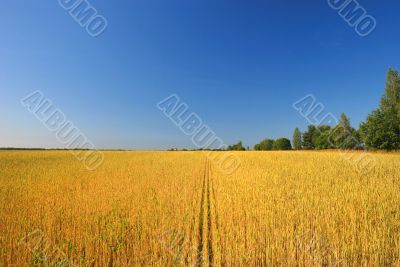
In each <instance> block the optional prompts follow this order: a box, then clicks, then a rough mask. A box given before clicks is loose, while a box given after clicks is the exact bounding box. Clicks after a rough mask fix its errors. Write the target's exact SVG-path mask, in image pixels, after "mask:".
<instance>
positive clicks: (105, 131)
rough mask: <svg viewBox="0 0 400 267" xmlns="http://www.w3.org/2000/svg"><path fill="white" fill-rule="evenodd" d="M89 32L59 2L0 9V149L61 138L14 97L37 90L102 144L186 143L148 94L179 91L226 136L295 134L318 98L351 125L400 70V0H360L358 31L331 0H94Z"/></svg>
mask: <svg viewBox="0 0 400 267" xmlns="http://www.w3.org/2000/svg"><path fill="white" fill-rule="evenodd" d="M90 3H91V4H92V5H93V6H94V7H95V8H96V9H97V10H98V11H99V13H100V14H102V15H103V16H104V17H105V18H106V19H107V21H108V27H107V29H106V31H105V32H104V33H103V34H102V35H100V36H99V37H96V38H94V37H91V36H90V35H89V34H87V32H86V31H85V29H84V28H82V27H80V26H79V24H78V23H77V22H75V21H74V19H73V18H72V17H71V16H70V15H69V14H68V12H67V11H66V10H64V9H63V8H61V6H60V5H59V3H58V1H57V0H52V1H49V0H47V1H15V0H4V1H3V2H2V7H1V9H0V36H1V42H0V112H1V116H0V125H1V130H0V146H1V147H2V146H17V147H62V146H60V144H59V143H58V142H57V140H56V138H55V137H54V134H53V133H51V132H49V131H48V130H47V129H46V128H45V127H44V126H43V125H42V124H41V123H40V122H39V121H38V120H37V119H36V118H35V117H34V116H33V115H32V114H30V113H29V112H28V111H27V110H26V109H25V108H24V107H23V106H22V105H21V104H20V99H21V98H22V97H24V96H26V95H27V94H29V93H30V92H32V91H34V90H41V91H42V92H43V93H44V94H45V95H46V97H48V98H49V99H51V100H52V101H53V103H54V105H55V106H56V107H58V108H60V109H61V110H62V111H63V112H64V113H65V114H66V116H67V117H68V119H70V120H71V121H72V122H73V123H74V124H75V125H77V126H78V127H79V128H80V130H81V131H82V132H83V133H85V135H86V136H87V137H88V138H89V139H90V140H91V141H92V142H93V143H94V144H95V146H96V147H98V148H125V149H158V148H160V149H163V148H168V147H191V141H190V138H189V137H187V136H185V135H184V134H183V133H182V132H181V131H180V130H179V128H177V127H176V126H175V125H174V124H172V123H171V121H170V120H168V119H167V118H166V117H165V116H164V115H163V113H162V112H160V111H159V110H158V109H157V107H156V104H157V102H159V101H160V100H162V99H163V98H165V97H167V96H168V95H170V94H177V95H179V97H180V98H181V99H182V100H183V101H185V102H186V103H187V104H188V105H189V106H190V110H191V111H193V112H196V113H197V114H198V115H199V116H200V117H201V118H202V120H203V121H204V122H206V123H207V124H208V125H209V126H210V128H211V129H213V130H214V131H215V132H216V133H217V135H218V136H219V137H220V138H222V139H223V140H224V142H226V143H228V144H229V143H232V142H235V141H238V140H242V141H243V142H244V143H245V145H250V146H253V145H254V144H255V143H257V142H258V141H259V140H261V139H263V138H265V137H269V138H277V137H289V138H291V136H292V133H293V129H294V128H295V127H300V128H301V129H302V130H304V129H305V128H306V124H307V123H306V121H305V119H304V118H302V117H301V116H300V115H299V113H298V112H297V111H295V110H294V109H293V108H292V103H293V102H295V101H296V100H298V99H299V98H301V97H303V96H304V95H306V94H310V93H311V94H313V95H314V96H315V97H316V98H317V99H318V101H320V102H322V103H323V104H324V105H325V106H326V110H327V111H329V112H332V113H334V114H335V115H337V116H339V114H340V113H341V112H345V113H346V114H347V115H348V116H349V117H350V118H351V121H352V124H353V125H354V126H356V127H358V124H359V123H360V121H362V120H364V118H365V117H366V115H367V114H368V113H369V112H370V111H372V110H373V109H374V108H376V106H377V104H378V102H379V98H380V96H381V94H382V92H383V88H384V81H385V74H386V71H387V69H388V68H389V67H393V68H399V67H400V53H399V52H398V51H399V44H400V35H399V34H398V33H399V29H400V22H399V18H398V10H400V3H399V2H398V1H384V2H379V1H370V0H368V1H367V0H359V3H360V4H361V5H362V6H363V7H364V8H365V9H366V10H367V12H368V13H369V14H370V15H372V16H374V17H375V19H376V21H377V28H376V30H375V31H374V32H373V33H372V34H371V35H369V36H367V37H360V36H359V35H357V34H356V32H355V31H354V29H353V28H352V27H350V26H349V25H348V24H347V23H346V22H345V21H344V20H343V19H342V18H341V17H340V16H339V15H338V13H337V11H334V10H332V9H331V8H330V6H329V5H328V3H327V1H295V0H291V1H278V0H273V1H272V0H271V1H270V0H263V1H261V0H253V1H232V0H230V1H228V0H217V1H216V0H203V1H183V0H182V1H180V0H179V1H178V0H172V1H159V0H157V1H154V0H140V1H122V0H121V1H105V0H104V1H102V0H91V1H90Z"/></svg>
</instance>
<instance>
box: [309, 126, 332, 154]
mask: <svg viewBox="0 0 400 267" xmlns="http://www.w3.org/2000/svg"><path fill="white" fill-rule="evenodd" d="M331 130H332V128H331V127H330V126H329V125H321V126H318V129H317V131H316V133H315V135H314V138H313V144H314V146H315V149H331V148H334V146H333V145H332V144H331V143H330V142H329V137H330V134H331Z"/></svg>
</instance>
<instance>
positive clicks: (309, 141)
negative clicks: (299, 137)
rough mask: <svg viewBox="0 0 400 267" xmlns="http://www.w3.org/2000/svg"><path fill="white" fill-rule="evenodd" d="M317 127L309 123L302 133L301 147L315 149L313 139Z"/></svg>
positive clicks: (315, 135)
mask: <svg viewBox="0 0 400 267" xmlns="http://www.w3.org/2000/svg"><path fill="white" fill-rule="evenodd" d="M317 131H318V130H317V127H315V126H314V125H309V126H308V130H307V131H306V132H304V133H303V141H302V147H303V149H308V150H309V149H315V144H314V140H315V138H316V137H317V134H318V132H317Z"/></svg>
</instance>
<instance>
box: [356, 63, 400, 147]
mask: <svg viewBox="0 0 400 267" xmlns="http://www.w3.org/2000/svg"><path fill="white" fill-rule="evenodd" d="M360 134H361V137H362V139H363V141H364V143H365V145H366V147H367V148H369V149H385V150H394V149H400V75H399V72H398V71H395V70H393V69H389V71H388V73H387V76H386V86H385V92H384V94H383V96H382V98H381V101H380V105H379V108H378V109H377V110H375V111H373V112H372V113H371V114H369V115H368V117H367V120H366V122H364V123H362V124H361V125H360Z"/></svg>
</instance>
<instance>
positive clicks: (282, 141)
mask: <svg viewBox="0 0 400 267" xmlns="http://www.w3.org/2000/svg"><path fill="white" fill-rule="evenodd" d="M291 149H292V145H291V143H290V140H289V139H287V138H279V139H276V140H275V142H274V145H273V150H291Z"/></svg>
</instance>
